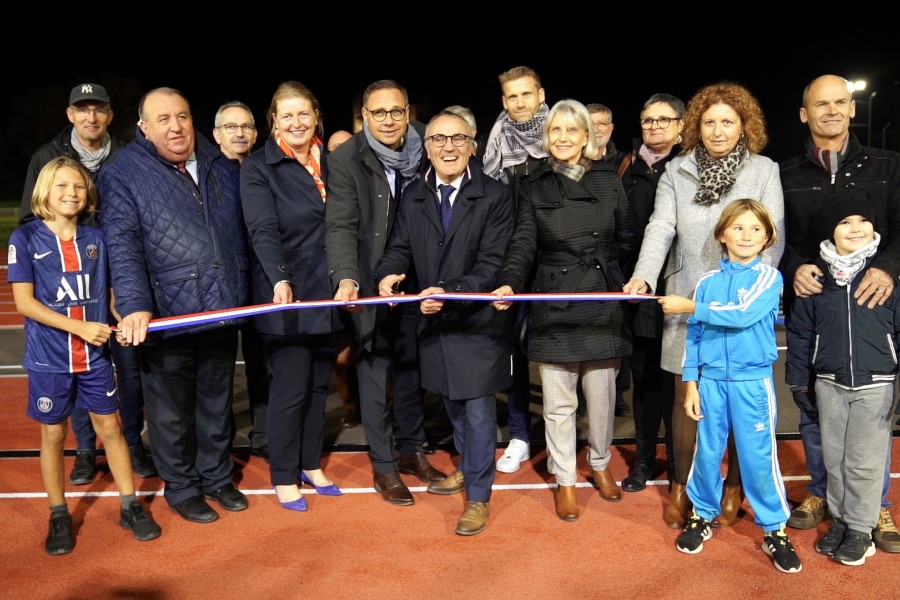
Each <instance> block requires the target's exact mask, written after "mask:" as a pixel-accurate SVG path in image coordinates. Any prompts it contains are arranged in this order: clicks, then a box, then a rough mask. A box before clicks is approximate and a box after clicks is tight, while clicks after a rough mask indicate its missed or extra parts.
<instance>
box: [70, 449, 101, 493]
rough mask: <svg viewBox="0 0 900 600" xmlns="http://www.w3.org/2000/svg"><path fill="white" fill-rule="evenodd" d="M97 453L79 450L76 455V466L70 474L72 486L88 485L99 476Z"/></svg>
mask: <svg viewBox="0 0 900 600" xmlns="http://www.w3.org/2000/svg"><path fill="white" fill-rule="evenodd" d="M96 463H97V453H96V452H94V451H93V450H78V451H77V452H76V453H75V466H74V467H72V472H71V473H69V481H71V482H72V485H87V484H89V483H93V482H94V477H96V476H97V464H96Z"/></svg>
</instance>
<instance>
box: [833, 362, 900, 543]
mask: <svg viewBox="0 0 900 600" xmlns="http://www.w3.org/2000/svg"><path fill="white" fill-rule="evenodd" d="M816 400H817V402H818V405H819V425H820V427H821V430H822V456H823V458H824V461H825V470H826V471H827V472H828V486H827V496H828V509H829V511H830V512H831V514H832V516H833V517H835V518H837V519H841V520H842V521H844V522H845V523H846V524H847V527H848V528H849V529H852V530H854V531H859V532H862V533H868V534H871V531H872V530H873V529H874V528H875V526H876V525H877V524H878V513H879V511H880V510H881V496H882V492H883V486H884V466H885V463H886V461H887V457H888V449H889V444H890V441H891V421H890V418H891V408H892V406H893V403H894V386H893V384H888V385H883V386H879V387H874V388H866V389H858V390H847V389H844V388H841V387H838V386H836V385H833V384H831V383H829V382H827V381H823V380H822V379H817V380H816Z"/></svg>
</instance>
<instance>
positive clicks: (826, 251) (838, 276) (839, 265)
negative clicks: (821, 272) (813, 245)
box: [819, 231, 881, 285]
mask: <svg viewBox="0 0 900 600" xmlns="http://www.w3.org/2000/svg"><path fill="white" fill-rule="evenodd" d="M880 241H881V236H880V235H878V232H877V231H876V232H875V239H874V240H873V241H871V242H869V243H868V244H866V245H865V246H863V247H862V248H860V249H859V250H857V251H856V252H851V253H850V254H843V255H841V254H838V251H837V248H835V247H834V242H832V241H831V240H824V241H823V242H822V243H821V244H819V256H821V257H822V260H824V261H825V262H826V263H828V271H829V272H830V273H831V276H832V277H834V280H835V282H836V283H837V284H838V285H848V284H849V283H850V282H851V281H853V278H854V277H856V274H857V273H859V271H860V270H861V269H862V268H863V267H864V266H865V265H866V259H868V258H869V257H870V256H874V255H875V253H876V252H877V251H878V243H879V242H880Z"/></svg>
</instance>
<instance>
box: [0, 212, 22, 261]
mask: <svg viewBox="0 0 900 600" xmlns="http://www.w3.org/2000/svg"><path fill="white" fill-rule="evenodd" d="M18 218H19V203H18V202H14V203H10V202H0V243H2V244H3V245H2V246H0V248H2V249H3V252H4V254H5V253H6V247H7V246H8V245H9V235H10V234H11V233H12V232H13V229H15V228H16V225H17V224H18ZM4 264H5V263H4Z"/></svg>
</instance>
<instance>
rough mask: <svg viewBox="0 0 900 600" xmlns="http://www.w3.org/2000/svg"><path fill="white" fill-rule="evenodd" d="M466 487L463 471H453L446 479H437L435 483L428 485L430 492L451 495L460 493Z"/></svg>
mask: <svg viewBox="0 0 900 600" xmlns="http://www.w3.org/2000/svg"><path fill="white" fill-rule="evenodd" d="M464 489H466V484H465V481H464V480H463V472H462V471H453V472H452V473H450V475H448V476H447V477H445V478H444V479H441V480H440V481H435V482H434V483H431V484H429V485H428V492H429V493H431V494H437V495H438V496H450V495H452V494H458V493H459V492H461V491H463V490H464Z"/></svg>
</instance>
